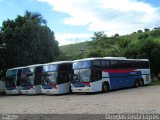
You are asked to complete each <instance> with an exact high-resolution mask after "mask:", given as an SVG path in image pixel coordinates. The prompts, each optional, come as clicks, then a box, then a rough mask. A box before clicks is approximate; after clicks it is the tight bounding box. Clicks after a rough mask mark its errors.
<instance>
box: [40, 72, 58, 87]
mask: <svg viewBox="0 0 160 120" xmlns="http://www.w3.org/2000/svg"><path fill="white" fill-rule="evenodd" d="M56 80H57V72H43V73H42V76H41V81H42V85H48V84H52V83H54V84H56Z"/></svg>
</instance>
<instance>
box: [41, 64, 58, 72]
mask: <svg viewBox="0 0 160 120" xmlns="http://www.w3.org/2000/svg"><path fill="white" fill-rule="evenodd" d="M57 69H58V65H45V66H43V72H48V71H57Z"/></svg>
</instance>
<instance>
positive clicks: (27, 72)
mask: <svg viewBox="0 0 160 120" xmlns="http://www.w3.org/2000/svg"><path fill="white" fill-rule="evenodd" d="M21 83H22V86H30V85H34V68H33V67H32V68H24V69H23V71H22V75H21Z"/></svg>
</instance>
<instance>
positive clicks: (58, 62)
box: [43, 61, 73, 65]
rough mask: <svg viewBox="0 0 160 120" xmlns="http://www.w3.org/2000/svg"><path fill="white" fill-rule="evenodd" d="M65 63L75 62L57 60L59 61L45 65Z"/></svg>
mask: <svg viewBox="0 0 160 120" xmlns="http://www.w3.org/2000/svg"><path fill="white" fill-rule="evenodd" d="M63 63H73V62H72V61H57V62H50V63H46V64H43V65H53V64H55V65H56V64H63Z"/></svg>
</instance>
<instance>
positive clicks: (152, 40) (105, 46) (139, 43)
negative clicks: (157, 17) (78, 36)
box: [61, 28, 160, 79]
mask: <svg viewBox="0 0 160 120" xmlns="http://www.w3.org/2000/svg"><path fill="white" fill-rule="evenodd" d="M82 49H83V50H84V51H83V52H81V50H82ZM61 51H62V53H63V55H67V58H69V59H74V58H86V57H101V56H102V57H103V56H124V57H127V58H133V59H136V58H137V59H149V60H150V65H151V71H152V75H154V76H156V77H157V78H159V79H160V77H159V73H160V28H154V29H153V30H149V29H144V32H143V31H142V30H138V31H137V32H134V33H132V34H130V35H124V36H119V35H118V34H115V35H114V36H112V37H107V35H106V34H105V33H104V32H96V33H94V35H93V37H92V41H90V42H83V43H78V44H72V45H65V46H61ZM72 51H74V52H72ZM64 57H66V56H64Z"/></svg>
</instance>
